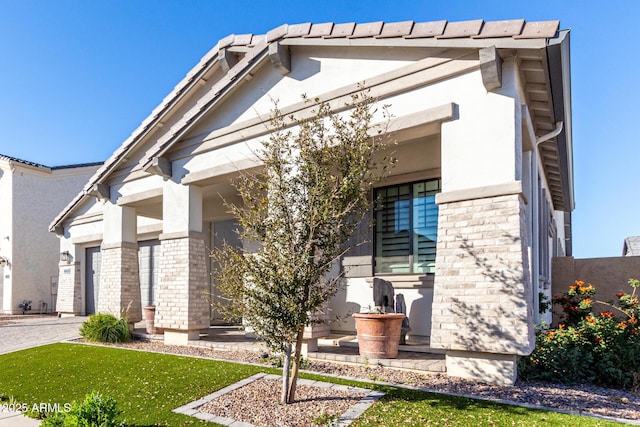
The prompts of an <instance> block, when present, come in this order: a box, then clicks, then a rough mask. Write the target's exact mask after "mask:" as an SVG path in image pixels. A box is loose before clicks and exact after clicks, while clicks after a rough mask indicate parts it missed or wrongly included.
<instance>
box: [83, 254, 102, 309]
mask: <svg viewBox="0 0 640 427" xmlns="http://www.w3.org/2000/svg"><path fill="white" fill-rule="evenodd" d="M85 260H86V263H85V265H86V266H87V267H86V269H85V282H84V283H85V284H86V286H85V303H86V304H85V312H86V313H87V314H93V313H95V312H96V310H97V308H98V291H99V289H100V263H101V261H102V254H101V253H100V247H95V248H87V249H86V251H85Z"/></svg>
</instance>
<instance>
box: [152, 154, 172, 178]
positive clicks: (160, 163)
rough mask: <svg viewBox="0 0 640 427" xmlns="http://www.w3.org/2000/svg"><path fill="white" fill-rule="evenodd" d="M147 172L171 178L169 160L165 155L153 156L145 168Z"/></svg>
mask: <svg viewBox="0 0 640 427" xmlns="http://www.w3.org/2000/svg"><path fill="white" fill-rule="evenodd" d="M147 172H149V173H152V174H154V175H160V176H161V177H163V178H171V175H172V170H171V160H169V159H167V158H166V157H154V158H153V160H152V161H151V165H149V167H148V168H147Z"/></svg>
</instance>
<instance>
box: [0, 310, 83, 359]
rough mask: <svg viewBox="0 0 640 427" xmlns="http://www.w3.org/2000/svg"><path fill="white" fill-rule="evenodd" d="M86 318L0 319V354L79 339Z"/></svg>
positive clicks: (27, 317) (19, 317)
mask: <svg viewBox="0 0 640 427" xmlns="http://www.w3.org/2000/svg"><path fill="white" fill-rule="evenodd" d="M85 320H87V318H86V317H63V318H57V317H55V316H33V317H31V316H17V317H3V318H2V319H0V354H5V353H11V352H12V351H18V350H24V349H26V348H31V347H37V346H40V345H45V344H52V343H54V342H60V341H65V340H69V339H74V338H79V337H80V334H79V333H78V330H79V329H80V325H81V324H82V322H84V321H85Z"/></svg>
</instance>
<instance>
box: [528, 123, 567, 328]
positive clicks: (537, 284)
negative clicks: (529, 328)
mask: <svg viewBox="0 0 640 427" xmlns="http://www.w3.org/2000/svg"><path fill="white" fill-rule="evenodd" d="M563 128H564V123H563V122H562V121H558V122H556V128H555V129H554V130H552V131H551V132H549V133H547V134H545V135H542V136H540V137H536V153H535V154H536V162H535V168H536V171H538V157H540V160H542V156H541V154H540V144H542V143H543V142H546V141H549V140H550V139H552V138H555V137H556V136H558V135H560V133H561V132H562V130H563ZM532 181H533V177H532ZM532 187H533V188H535V191H536V197H535V200H536V204H537V208H536V209H535V211H536V215H535V217H536V218H535V221H538V220H539V218H540V214H539V210H540V203H541V201H540V200H539V198H538V195H539V194H540V190H539V188H538V173H537V172H536V174H535V183H534V182H532ZM532 198H533V194H532ZM532 211H533V209H532ZM539 227H540V224H539V223H538V226H537V227H535V226H534V230H537V232H536V233H534V234H535V235H536V238H539V236H540V231H539V230H540V228H539ZM543 243H544V242H538V243H537V245H536V246H535V247H536V252H537V253H536V256H538V253H539V252H538V251H539V249H538V247H539V245H540V244H543ZM541 262H549V260H541V259H540V258H539V257H538V266H537V267H536V268H537V269H538V271H537V272H536V274H535V276H536V277H538V280H535V282H534V283H533V286H534V289H533V301H534V307H535V310H536V312H534V313H533V317H534V320H535V322H536V323H537V324H540V313H539V312H538V310H539V307H540V298H539V293H540V276H539V271H540V263H541ZM544 280H545V281H548V282H549V283H551V278H550V277H545V278H544Z"/></svg>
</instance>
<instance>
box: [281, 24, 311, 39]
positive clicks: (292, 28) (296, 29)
mask: <svg viewBox="0 0 640 427" xmlns="http://www.w3.org/2000/svg"><path fill="white" fill-rule="evenodd" d="M309 31H311V22H307V23H305V24H296V25H289V28H288V29H287V35H286V36H285V38H293V37H305V36H306V35H308V34H309Z"/></svg>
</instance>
